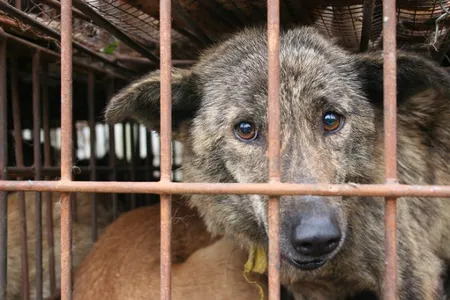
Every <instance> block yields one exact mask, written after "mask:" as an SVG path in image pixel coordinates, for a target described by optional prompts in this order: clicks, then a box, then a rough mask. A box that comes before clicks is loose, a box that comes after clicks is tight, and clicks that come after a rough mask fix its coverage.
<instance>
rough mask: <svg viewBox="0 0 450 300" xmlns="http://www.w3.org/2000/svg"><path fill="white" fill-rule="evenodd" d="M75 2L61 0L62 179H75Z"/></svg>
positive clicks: (65, 254) (66, 229)
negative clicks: (73, 47)
mask: <svg viewBox="0 0 450 300" xmlns="http://www.w3.org/2000/svg"><path fill="white" fill-rule="evenodd" d="M72 146H73V144H72V1H71V0H61V182H62V183H74V182H72ZM70 202H71V201H70V194H68V193H63V194H62V195H61V300H71V299H72V272H71V271H72V270H71V267H72V251H71V249H72V247H71V244H72V220H71V217H72V213H71V206H70Z"/></svg>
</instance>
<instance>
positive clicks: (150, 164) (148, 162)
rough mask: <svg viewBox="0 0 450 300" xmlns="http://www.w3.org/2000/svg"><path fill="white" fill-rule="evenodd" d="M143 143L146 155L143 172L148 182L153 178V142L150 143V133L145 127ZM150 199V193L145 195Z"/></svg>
mask: <svg viewBox="0 0 450 300" xmlns="http://www.w3.org/2000/svg"><path fill="white" fill-rule="evenodd" d="M145 140H146V141H145V143H146V148H147V156H146V157H145V162H146V166H147V172H145V179H146V181H148V182H150V181H152V179H153V171H154V167H153V145H152V144H153V143H152V133H151V132H150V131H149V130H148V129H146V130H145ZM148 200H150V195H147V201H148Z"/></svg>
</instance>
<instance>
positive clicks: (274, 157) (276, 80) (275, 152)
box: [267, 0, 280, 300]
mask: <svg viewBox="0 0 450 300" xmlns="http://www.w3.org/2000/svg"><path fill="white" fill-rule="evenodd" d="M267 29H268V32H267V38H268V122H269V133H268V140H269V182H270V183H273V184H276V183H279V182H280V134H279V132H280V103H279V102H280V100H279V87H280V54H279V51H280V0H268V1H267ZM279 200H280V199H279V197H277V196H272V197H270V198H269V207H268V215H269V216H268V217H269V224H268V225H269V233H268V237H269V255H268V256H269V269H268V275H269V300H277V299H280V202H279Z"/></svg>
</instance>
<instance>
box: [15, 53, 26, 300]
mask: <svg viewBox="0 0 450 300" xmlns="http://www.w3.org/2000/svg"><path fill="white" fill-rule="evenodd" d="M18 70H19V66H18V65H17V60H16V59H12V60H11V96H12V105H13V107H12V108H13V122H14V140H15V142H16V147H15V152H16V153H15V154H16V165H17V166H18V167H23V166H24V162H23V140H22V125H21V117H20V97H19V74H18ZM17 179H18V180H22V178H20V177H19V178H17ZM18 196H19V206H18V207H19V218H20V257H21V272H22V299H23V300H28V299H30V281H29V276H28V238H27V219H26V208H25V194H24V192H18Z"/></svg>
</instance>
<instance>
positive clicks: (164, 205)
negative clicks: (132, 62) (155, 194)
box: [159, 0, 177, 300]
mask: <svg viewBox="0 0 450 300" xmlns="http://www.w3.org/2000/svg"><path fill="white" fill-rule="evenodd" d="M175 2H177V1H175ZM159 3H160V4H159V16H160V23H159V28H160V55H161V65H160V69H161V98H160V105H161V115H160V118H161V121H160V126H161V135H160V136H161V176H160V183H169V182H170V181H171V174H172V155H171V136H172V88H171V64H172V45H171V30H172V22H171V21H172V16H171V9H172V2H171V0H160V2H159ZM160 209H161V293H160V295H161V300H170V299H171V286H172V278H171V277H172V270H171V269H172V260H171V252H172V251H171V249H172V245H171V243H170V242H171V234H172V196H171V195H170V194H163V195H161V208H160Z"/></svg>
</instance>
